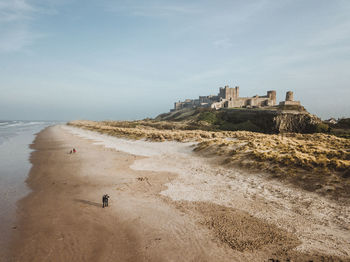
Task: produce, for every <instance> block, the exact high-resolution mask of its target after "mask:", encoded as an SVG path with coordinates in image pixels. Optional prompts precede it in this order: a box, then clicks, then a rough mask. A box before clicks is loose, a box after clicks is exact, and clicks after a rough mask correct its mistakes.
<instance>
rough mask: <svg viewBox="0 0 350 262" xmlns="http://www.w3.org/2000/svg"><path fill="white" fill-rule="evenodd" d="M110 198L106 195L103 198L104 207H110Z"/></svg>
mask: <svg viewBox="0 0 350 262" xmlns="http://www.w3.org/2000/svg"><path fill="white" fill-rule="evenodd" d="M108 198H109V195H107V194H105V195H103V196H102V207H103V208H104V207H108Z"/></svg>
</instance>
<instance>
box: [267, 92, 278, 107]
mask: <svg viewBox="0 0 350 262" xmlns="http://www.w3.org/2000/svg"><path fill="white" fill-rule="evenodd" d="M267 97H268V98H269V99H270V100H271V105H272V106H274V105H276V91H275V90H270V91H267Z"/></svg>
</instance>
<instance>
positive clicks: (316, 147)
mask: <svg viewBox="0 0 350 262" xmlns="http://www.w3.org/2000/svg"><path fill="white" fill-rule="evenodd" d="M69 125H72V126H77V127H81V128H84V129H88V130H93V131H98V132H100V133H105V134H109V135H112V136H118V137H126V138H132V139H146V140H151V141H159V142H162V141H166V140H168V141H179V142H186V141H196V142H198V144H197V145H196V147H195V148H194V151H196V152H200V153H203V154H205V155H208V156H210V155H216V156H221V157H223V160H222V163H223V164H226V165H238V166H240V167H242V168H249V169H257V170H260V171H265V172H266V173H270V174H273V175H274V176H275V177H280V178H288V179H289V180H290V181H291V182H293V183H295V184H299V185H300V186H302V187H303V188H304V189H307V190H312V191H313V190H316V189H320V185H322V186H321V188H322V187H323V186H326V185H327V186H331V187H332V188H334V189H333V190H331V191H339V192H343V191H344V192H348V193H347V194H350V181H349V180H350V179H348V178H349V176H348V175H347V174H348V172H349V171H348V170H349V169H350V140H349V139H343V138H339V137H335V136H332V135H327V134H297V133H288V134H283V135H271V134H262V133H254V132H248V131H236V132H233V131H220V132H213V131H203V130H184V129H182V128H183V127H184V126H183V123H177V122H171V123H170V122H165V121H164V122H163V121H162V122H155V121H130V122H128V121H120V122H116V121H114V122H93V121H73V122H70V123H69ZM328 188H329V187H328ZM321 191H322V190H321ZM329 193H330V192H329V190H327V194H329ZM331 193H332V192H331ZM333 193H334V192H333Z"/></svg>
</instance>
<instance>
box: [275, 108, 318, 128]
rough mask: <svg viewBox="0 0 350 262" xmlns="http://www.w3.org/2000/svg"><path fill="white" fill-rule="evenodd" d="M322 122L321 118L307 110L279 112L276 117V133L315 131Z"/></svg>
mask: <svg viewBox="0 0 350 262" xmlns="http://www.w3.org/2000/svg"><path fill="white" fill-rule="evenodd" d="M321 123H322V121H321V119H320V118H318V117H317V116H315V115H311V114H309V113H307V112H303V113H301V112H287V111H286V112H277V114H276V116H275V117H274V128H275V132H276V133H283V132H296V133H314V132H316V131H317V126H318V125H319V124H321Z"/></svg>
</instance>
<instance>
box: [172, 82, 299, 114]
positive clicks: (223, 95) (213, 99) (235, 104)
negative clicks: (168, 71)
mask: <svg viewBox="0 0 350 262" xmlns="http://www.w3.org/2000/svg"><path fill="white" fill-rule="evenodd" d="M293 99H294V98H293V92H292V91H288V92H287V94H286V101H283V102H280V104H279V105H280V106H284V105H300V102H299V101H294V100H293ZM271 106H276V91H275V90H270V91H267V93H266V95H265V96H258V95H255V96H252V97H240V96H239V86H236V87H234V88H231V87H229V86H225V87H220V89H219V93H218V94H217V95H209V96H199V98H198V99H186V100H185V101H183V102H181V101H179V102H175V104H174V109H172V110H171V111H176V110H181V109H183V108H198V107H208V108H214V109H220V108H262V107H271Z"/></svg>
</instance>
